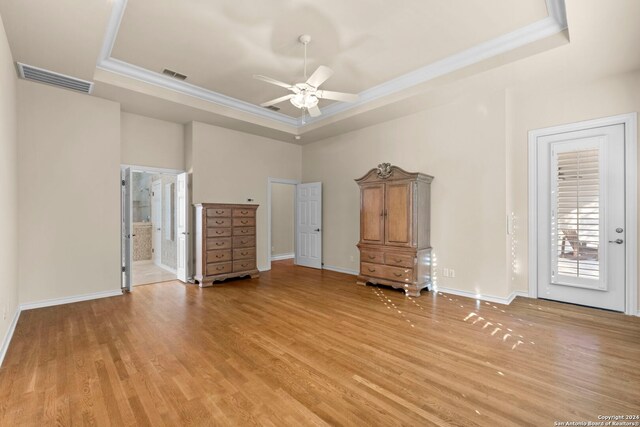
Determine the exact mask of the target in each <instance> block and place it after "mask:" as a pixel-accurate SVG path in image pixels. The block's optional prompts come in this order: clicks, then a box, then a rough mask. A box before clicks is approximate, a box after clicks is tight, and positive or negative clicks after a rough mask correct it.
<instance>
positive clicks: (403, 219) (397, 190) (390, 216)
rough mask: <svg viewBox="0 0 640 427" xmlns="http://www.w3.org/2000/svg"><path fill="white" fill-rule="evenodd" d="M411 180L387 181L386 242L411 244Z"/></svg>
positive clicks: (400, 244) (397, 244) (402, 244)
mask: <svg viewBox="0 0 640 427" xmlns="http://www.w3.org/2000/svg"><path fill="white" fill-rule="evenodd" d="M411 188H412V183H411V182H400V183H387V184H386V192H385V193H386V194H385V224H384V228H385V244H387V245H393V246H411V240H412V239H411V210H412V208H413V206H412V205H413V203H412V197H411Z"/></svg>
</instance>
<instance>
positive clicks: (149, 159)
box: [120, 112, 185, 170]
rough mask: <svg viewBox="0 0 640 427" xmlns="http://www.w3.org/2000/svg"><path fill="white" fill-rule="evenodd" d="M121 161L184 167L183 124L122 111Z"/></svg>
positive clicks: (180, 168) (132, 163) (137, 164)
mask: <svg viewBox="0 0 640 427" xmlns="http://www.w3.org/2000/svg"><path fill="white" fill-rule="evenodd" d="M120 130H121V140H120V144H121V161H122V163H123V164H126V165H136V166H150V167H156V168H166V169H177V170H183V169H184V155H185V154H184V152H185V150H184V126H183V125H181V124H178V123H173V122H167V121H164V120H158V119H152V118H149V117H144V116H140V115H137V114H133V113H126V112H122V114H121V129H120Z"/></svg>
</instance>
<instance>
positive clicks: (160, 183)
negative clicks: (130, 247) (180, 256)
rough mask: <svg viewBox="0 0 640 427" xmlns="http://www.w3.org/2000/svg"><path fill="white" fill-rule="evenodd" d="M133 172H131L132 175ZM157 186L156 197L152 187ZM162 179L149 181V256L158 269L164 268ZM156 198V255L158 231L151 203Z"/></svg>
mask: <svg viewBox="0 0 640 427" xmlns="http://www.w3.org/2000/svg"><path fill="white" fill-rule="evenodd" d="M133 172H134V171H132V173H133ZM156 185H157V186H158V187H160V191H159V195H158V196H156V195H155V191H153V187H154V186H156ZM162 190H163V188H162V178H161V179H156V180H155V181H151V191H152V193H151V209H150V213H151V228H152V229H151V249H152V255H151V261H153V263H154V264H155V265H157V266H158V267H160V268H164V267H165V266H164V265H163V264H162V238H163V235H164V233H163V230H162V226H163V225H164V223H163V218H162V215H163V214H164V212H162V198H163V194H162ZM155 197H158V199H159V200H160V212H159V214H158V215H159V216H160V236H159V237H158V240H159V241H160V243H159V244H160V247H159V248H157V249H159V251H158V253H157V254H156V247H155V238H156V232H157V231H158V230H155V229H154V228H155V224H154V223H153V210H154V209H153V202H154V198H155ZM156 257H157V260H158V263H156Z"/></svg>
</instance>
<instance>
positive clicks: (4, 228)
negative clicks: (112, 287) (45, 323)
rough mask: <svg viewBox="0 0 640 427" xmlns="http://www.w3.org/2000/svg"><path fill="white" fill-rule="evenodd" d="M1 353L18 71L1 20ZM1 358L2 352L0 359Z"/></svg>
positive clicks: (14, 284)
mask: <svg viewBox="0 0 640 427" xmlns="http://www.w3.org/2000/svg"><path fill="white" fill-rule="evenodd" d="M0 88H2V89H1V91H2V95H1V96H0V194H2V203H1V204H0V236H2V238H0V278H1V279H0V351H1V348H2V344H3V342H4V339H5V336H6V334H7V332H8V330H9V326H10V324H11V321H12V320H13V318H14V315H15V313H16V311H17V309H18V138H17V118H16V72H15V68H14V65H13V59H12V57H11V51H10V49H9V44H8V43H7V36H6V33H5V30H4V25H3V23H2V20H1V19H0ZM1 357H2V355H1V353H0V358H1Z"/></svg>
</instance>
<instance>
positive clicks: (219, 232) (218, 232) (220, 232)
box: [216, 230, 224, 234]
mask: <svg viewBox="0 0 640 427" xmlns="http://www.w3.org/2000/svg"><path fill="white" fill-rule="evenodd" d="M222 233H224V231H222V230H218V231H216V234H222Z"/></svg>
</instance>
